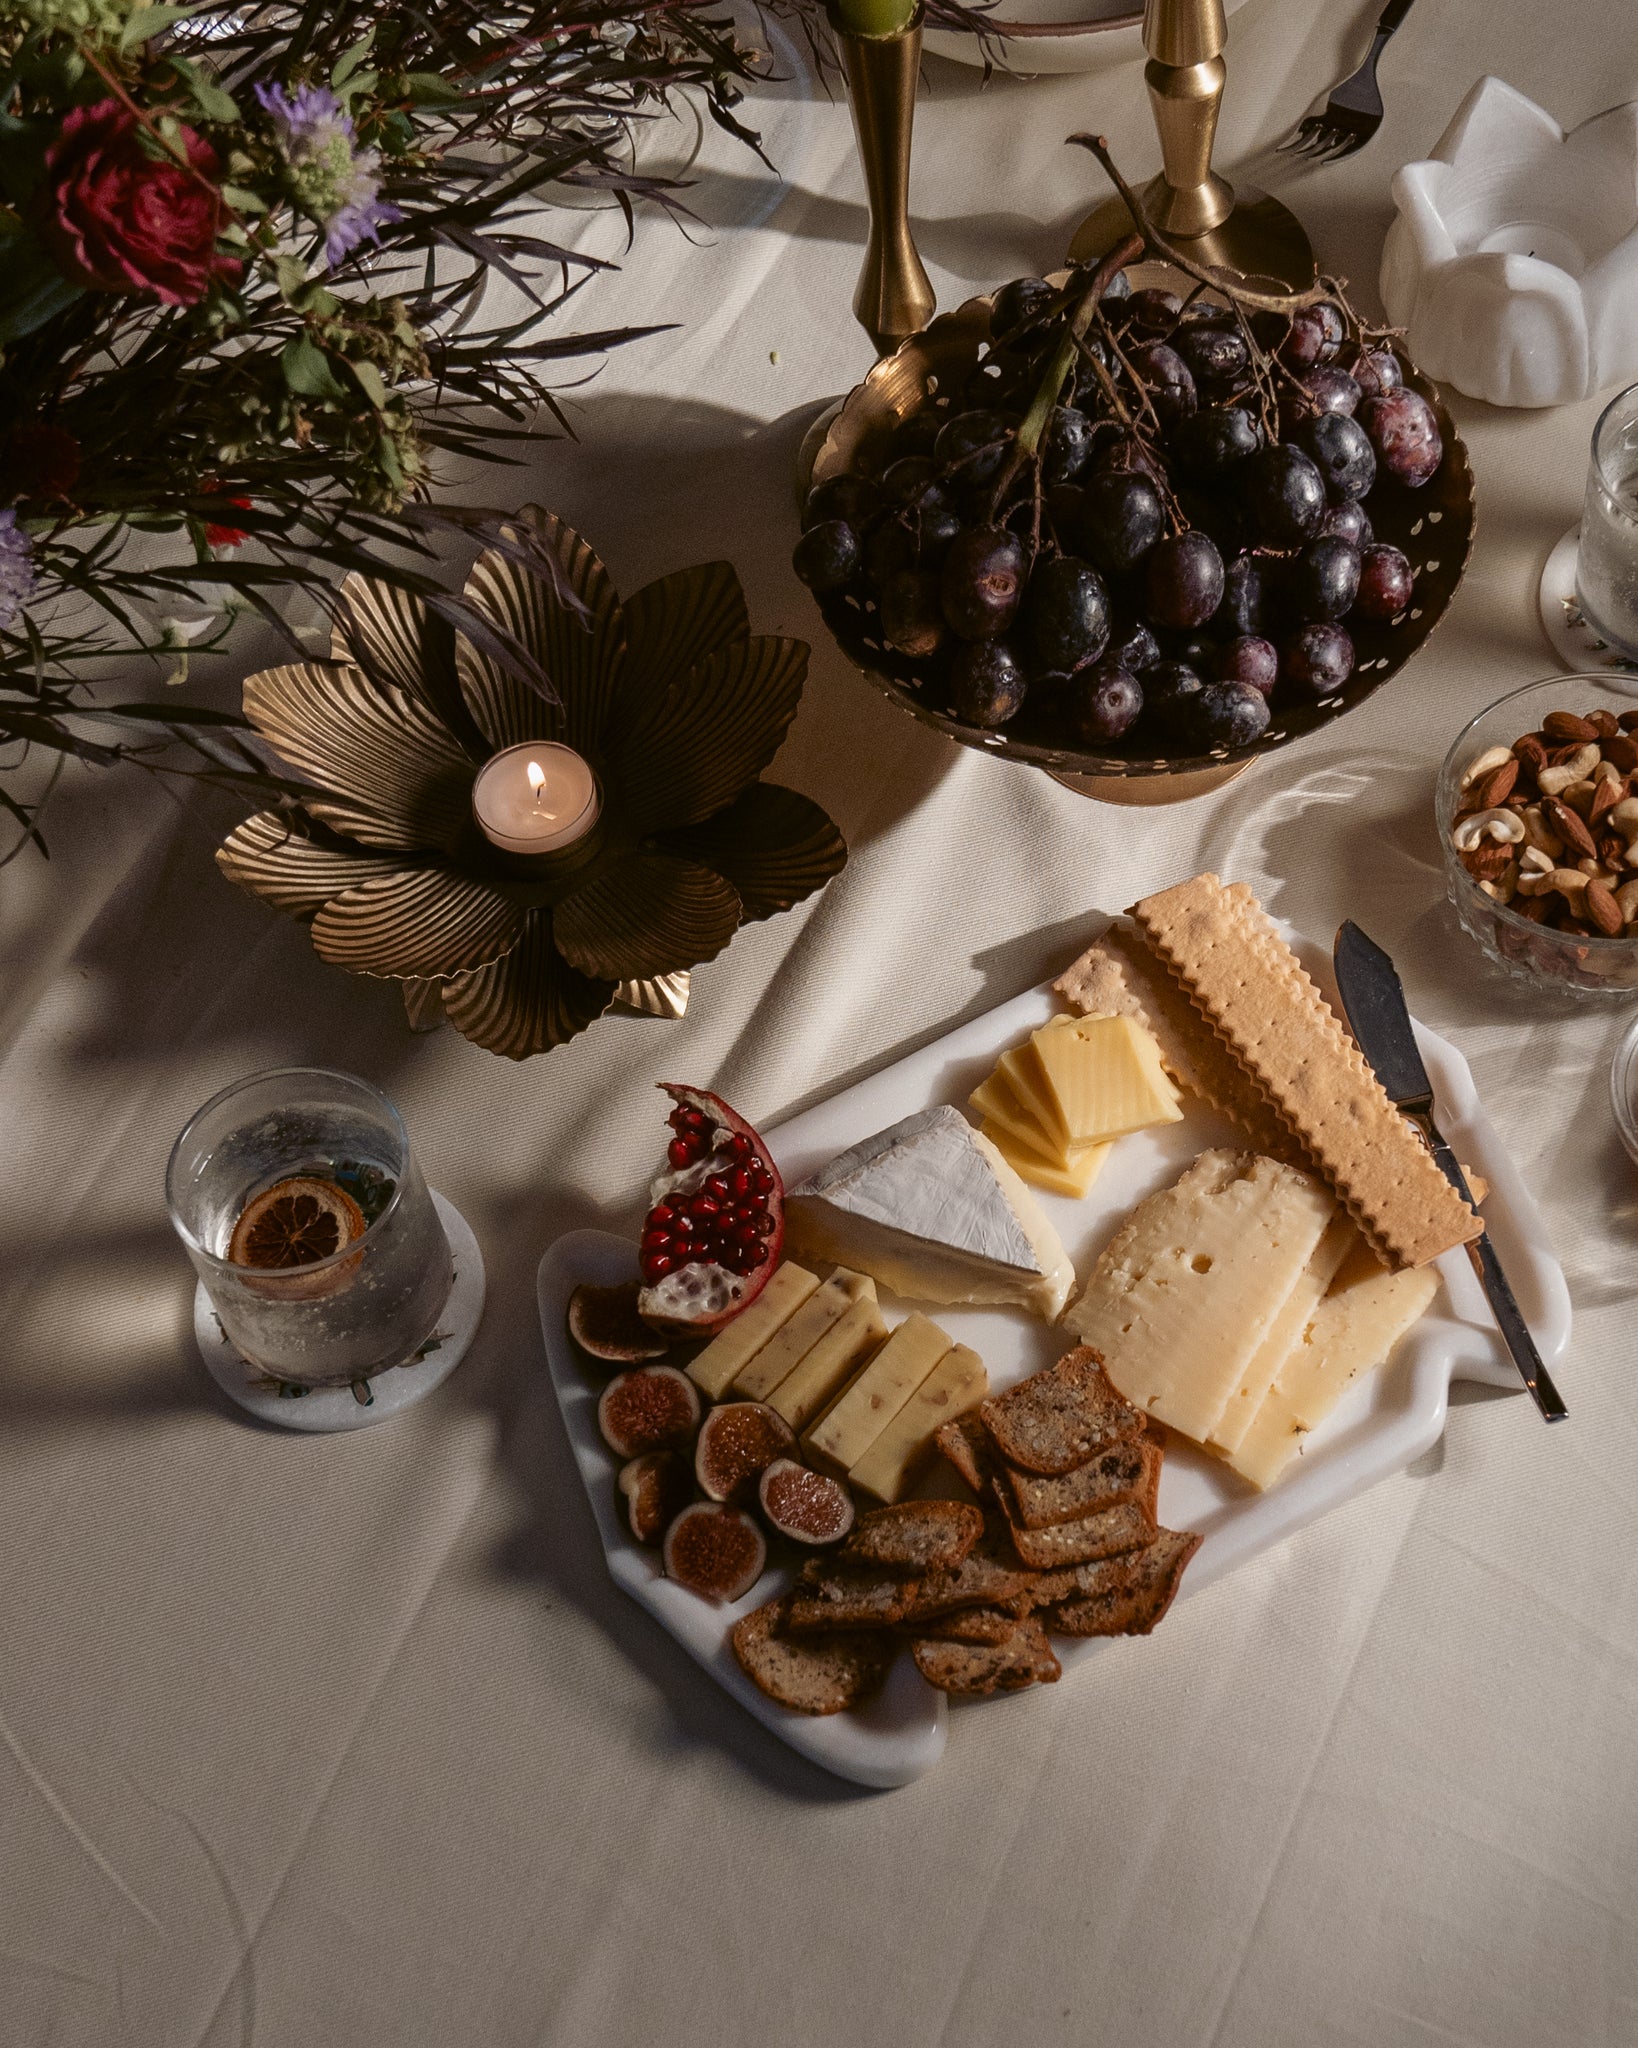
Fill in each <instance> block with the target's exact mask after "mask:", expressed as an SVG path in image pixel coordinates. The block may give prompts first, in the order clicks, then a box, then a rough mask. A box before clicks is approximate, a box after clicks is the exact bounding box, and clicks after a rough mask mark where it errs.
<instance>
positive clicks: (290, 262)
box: [273, 256, 307, 306]
mask: <svg viewBox="0 0 1638 2048" xmlns="http://www.w3.org/2000/svg"><path fill="white" fill-rule="evenodd" d="M273 274H274V276H275V277H277V279H278V280H279V296H280V297H281V298H282V299H283V300H284V301H285V303H286V304H287V305H292V306H293V305H294V304H295V303H296V300H297V299H298V298H299V297H300V295H301V293H302V292H303V291H305V290H306V288H307V265H306V264H305V263H303V262H302V261H301V259H300V258H299V257H296V256H275V257H274V259H273Z"/></svg>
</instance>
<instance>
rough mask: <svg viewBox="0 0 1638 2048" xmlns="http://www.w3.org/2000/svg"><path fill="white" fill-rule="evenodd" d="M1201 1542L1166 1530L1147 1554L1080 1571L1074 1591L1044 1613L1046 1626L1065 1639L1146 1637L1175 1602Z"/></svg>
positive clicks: (1189, 1534)
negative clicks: (1080, 1637)
mask: <svg viewBox="0 0 1638 2048" xmlns="http://www.w3.org/2000/svg"><path fill="white" fill-rule="evenodd" d="M1199 1548H1200V1538H1199V1537H1198V1536H1196V1535H1195V1534H1194V1533H1193V1532H1192V1531H1189V1530H1182V1531H1179V1530H1176V1529H1162V1530H1160V1531H1159V1532H1158V1533H1157V1534H1156V1536H1155V1540H1154V1541H1153V1543H1151V1544H1150V1545H1149V1546H1148V1548H1147V1549H1145V1550H1139V1551H1134V1552H1132V1553H1131V1554H1130V1555H1128V1556H1125V1557H1111V1558H1108V1559H1106V1560H1105V1561H1104V1562H1103V1563H1101V1564H1085V1565H1082V1566H1081V1567H1080V1568H1079V1570H1078V1571H1077V1572H1076V1574H1075V1580H1076V1590H1075V1592H1074V1593H1073V1594H1071V1595H1069V1596H1068V1597H1067V1598H1065V1599H1060V1600H1059V1601H1058V1602H1057V1604H1056V1605H1055V1606H1052V1607H1050V1608H1048V1609H1047V1610H1046V1616H1045V1619H1046V1623H1047V1626H1048V1627H1049V1628H1052V1629H1056V1630H1057V1632H1058V1633H1059V1634H1060V1635H1065V1636H1146V1635H1147V1634H1148V1633H1149V1631H1150V1630H1151V1629H1152V1628H1153V1627H1154V1626H1155V1624H1156V1623H1157V1622H1158V1621H1159V1620H1160V1618H1161V1616H1162V1615H1163V1614H1164V1613H1165V1612H1166V1610H1167V1608H1168V1607H1170V1606H1171V1604H1172V1602H1173V1600H1175V1599H1176V1597H1177V1588H1178V1584H1179V1582H1180V1581H1181V1579H1182V1577H1183V1572H1184V1568H1185V1567H1186V1566H1187V1564H1188V1562H1189V1559H1190V1558H1191V1557H1193V1555H1194V1553H1195V1552H1196V1551H1197V1550H1198V1549H1199Z"/></svg>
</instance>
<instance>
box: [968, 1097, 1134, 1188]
mask: <svg viewBox="0 0 1638 2048" xmlns="http://www.w3.org/2000/svg"><path fill="white" fill-rule="evenodd" d="M983 1135H984V1136H985V1137H986V1138H988V1139H989V1141H990V1143H991V1144H992V1145H993V1146H994V1147H995V1149H996V1151H997V1152H999V1153H1000V1154H1001V1157H1002V1158H1003V1159H1004V1160H1005V1161H1006V1162H1007V1164H1008V1165H1009V1166H1010V1167H1011V1168H1012V1170H1013V1172H1014V1173H1016V1174H1017V1175H1018V1177H1019V1179H1020V1180H1027V1181H1030V1182H1032V1183H1033V1184H1034V1185H1035V1186H1036V1187H1038V1188H1045V1189H1046V1190H1047V1192H1048V1193H1049V1194H1053V1195H1071V1196H1073V1197H1074V1198H1075V1199H1076V1200H1077V1201H1078V1200H1079V1199H1080V1198H1081V1196H1082V1195H1084V1194H1085V1193H1086V1191H1087V1189H1088V1188H1090V1187H1091V1185H1092V1183H1093V1182H1094V1181H1095V1180H1096V1179H1097V1177H1098V1175H1099V1174H1100V1173H1101V1172H1102V1171H1103V1162H1104V1161H1105V1160H1106V1159H1107V1158H1108V1157H1109V1154H1110V1152H1111V1151H1112V1150H1113V1149H1114V1148H1113V1145H1112V1144H1110V1145H1076V1146H1073V1147H1072V1148H1071V1149H1070V1151H1069V1153H1068V1155H1067V1157H1066V1158H1065V1159H1064V1161H1063V1163H1062V1164H1061V1165H1060V1164H1059V1163H1058V1162H1057V1161H1056V1160H1052V1159H1045V1158H1043V1157H1042V1156H1041V1154H1040V1153H1039V1152H1037V1151H1035V1150H1034V1149H1033V1148H1032V1147H1030V1146H1028V1145H1026V1144H1024V1143H1023V1141H1022V1140H1021V1139H1019V1138H1016V1137H1014V1136H1013V1134H1012V1132H1011V1131H1004V1130H1003V1129H1002V1128H1001V1126H1000V1125H999V1124H992V1123H991V1122H990V1120H989V1118H988V1117H986V1118H985V1119H984V1125H983Z"/></svg>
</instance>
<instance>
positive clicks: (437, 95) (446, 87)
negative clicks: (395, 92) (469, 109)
mask: <svg viewBox="0 0 1638 2048" xmlns="http://www.w3.org/2000/svg"><path fill="white" fill-rule="evenodd" d="M404 92H405V95H406V96H407V98H408V99H409V101H410V104H411V105H412V106H417V107H447V106H449V105H451V104H452V103H453V102H454V101H456V100H460V99H464V98H465V97H466V95H465V94H464V93H463V92H462V91H461V89H460V87H459V86H458V85H451V84H450V82H449V80H448V79H447V78H444V77H442V76H440V74H439V73H438V72H436V71H410V72H406V73H405V75H404Z"/></svg>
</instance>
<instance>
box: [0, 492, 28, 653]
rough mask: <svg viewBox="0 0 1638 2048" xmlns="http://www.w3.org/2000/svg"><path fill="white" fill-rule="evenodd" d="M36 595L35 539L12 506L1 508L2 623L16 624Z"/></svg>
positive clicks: (0, 586) (6, 624) (0, 599)
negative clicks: (21, 613) (25, 606)
mask: <svg viewBox="0 0 1638 2048" xmlns="http://www.w3.org/2000/svg"><path fill="white" fill-rule="evenodd" d="M33 595H34V543H33V542H32V541H31V540H30V539H29V537H28V535H27V534H26V533H24V532H23V530H22V528H21V527H20V526H19V525H18V524H17V514H16V513H15V512H13V511H11V510H10V509H9V508H8V509H7V510H6V511H4V512H0V627H6V626H14V625H15V624H16V623H17V615H18V613H19V612H21V610H22V609H23V607H24V605H26V604H27V603H28V601H29V599H30V598H31V597H32V596H33Z"/></svg>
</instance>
